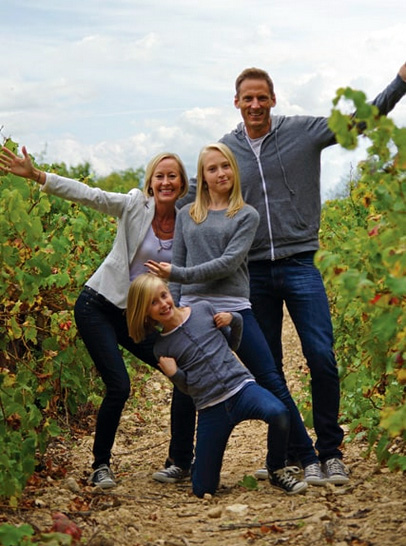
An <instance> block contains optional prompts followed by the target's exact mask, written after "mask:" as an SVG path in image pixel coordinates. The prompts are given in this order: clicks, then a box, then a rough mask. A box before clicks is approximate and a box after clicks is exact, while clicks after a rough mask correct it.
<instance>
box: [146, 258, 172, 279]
mask: <svg viewBox="0 0 406 546" xmlns="http://www.w3.org/2000/svg"><path fill="white" fill-rule="evenodd" d="M144 265H145V266H146V267H148V269H149V271H150V273H152V274H153V275H156V276H157V277H159V278H160V279H169V275H170V274H171V269H172V266H171V264H169V263H167V262H159V263H158V262H154V260H148V261H147V262H145V264H144Z"/></svg>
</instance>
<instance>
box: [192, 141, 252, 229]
mask: <svg viewBox="0 0 406 546" xmlns="http://www.w3.org/2000/svg"><path fill="white" fill-rule="evenodd" d="M212 150H216V151H218V152H220V153H221V154H222V155H223V156H224V157H225V158H226V159H227V160H228V161H229V163H230V165H231V170H232V171H233V175H234V184H233V187H232V189H231V192H230V196H229V200H228V207H227V212H226V216H228V217H233V216H234V215H235V214H236V213H237V212H238V211H239V210H240V209H242V207H243V206H244V204H245V203H244V199H243V197H242V193H241V181H240V170H239V168H238V164H237V160H236V159H235V156H234V154H233V152H232V151H231V150H230V148H229V147H228V146H226V145H225V144H223V143H222V142H215V143H214V144H208V145H207V146H205V147H204V148H202V150H201V151H200V154H199V159H198V160H197V187H196V199H195V201H194V203H193V204H192V206H191V207H190V216H191V217H192V218H193V220H194V221H195V222H196V223H197V224H201V223H202V222H204V221H205V220H206V218H207V212H208V209H209V204H210V194H209V190H208V188H207V184H206V182H205V180H204V160H205V157H206V155H207V153H208V152H210V151H212Z"/></svg>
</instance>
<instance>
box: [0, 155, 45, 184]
mask: <svg viewBox="0 0 406 546" xmlns="http://www.w3.org/2000/svg"><path fill="white" fill-rule="evenodd" d="M21 151H22V153H23V157H18V156H17V155H16V154H14V153H13V152H12V151H11V150H9V149H8V148H6V147H5V146H3V147H2V148H1V153H0V168H1V169H3V170H4V171H6V172H10V173H12V174H15V175H16V176H21V177H22V178H30V179H31V180H35V181H36V182H39V183H40V184H43V183H44V182H45V180H44V179H43V176H41V175H42V171H40V170H38V169H36V168H35V167H34V166H33V164H32V162H31V159H30V156H29V155H28V153H27V149H26V147H25V146H23V147H22V148H21Z"/></svg>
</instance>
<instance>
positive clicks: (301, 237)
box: [192, 75, 406, 261]
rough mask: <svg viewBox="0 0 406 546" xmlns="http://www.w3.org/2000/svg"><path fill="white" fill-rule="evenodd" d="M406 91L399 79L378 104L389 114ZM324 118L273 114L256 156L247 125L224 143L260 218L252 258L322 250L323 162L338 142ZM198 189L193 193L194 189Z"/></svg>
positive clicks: (383, 111) (266, 257)
mask: <svg viewBox="0 0 406 546" xmlns="http://www.w3.org/2000/svg"><path fill="white" fill-rule="evenodd" d="M405 93H406V83H405V82H404V81H403V80H402V79H401V78H400V76H399V75H397V76H396V78H395V79H394V80H393V81H392V82H391V83H390V84H389V85H388V87H386V89H385V90H384V91H383V92H382V93H380V94H379V95H378V96H377V97H376V99H375V100H374V101H373V104H375V106H377V107H378V109H379V112H380V114H387V113H388V112H390V111H391V110H392V108H393V107H394V106H395V105H396V103H397V102H398V101H399V100H400V99H401V98H402V97H403V95H404V94H405ZM327 123H328V120H327V118H325V117H311V116H272V124H271V129H270V131H269V133H268V134H267V135H266V137H265V139H264V140H263V142H262V145H261V151H260V154H259V157H258V158H257V157H256V155H255V154H254V152H253V150H252V148H251V145H250V143H249V141H248V140H247V138H246V135H245V131H244V125H243V123H240V124H239V125H238V126H237V128H236V129H235V130H234V131H232V132H231V133H229V134H226V135H225V136H224V137H223V138H221V139H220V141H221V142H224V144H226V145H227V146H228V147H229V148H231V150H232V151H233V152H234V154H235V156H236V159H237V162H238V165H239V168H240V174H241V184H242V192H243V196H244V199H245V201H246V202H247V203H248V204H250V205H251V206H253V207H254V208H255V209H256V210H257V211H258V212H259V214H260V218H261V219H260V224H259V227H258V229H257V232H256V235H255V239H254V242H253V244H252V247H251V250H250V253H249V256H248V257H249V260H250V261H251V260H267V259H271V260H277V259H280V258H284V257H288V256H292V255H294V254H298V253H300V252H306V251H312V250H317V249H318V248H319V240H318V232H319V227H320V212H321V198H320V158H321V152H322V151H323V149H324V148H327V147H328V146H331V145H333V144H336V139H335V136H334V133H333V132H332V131H330V129H329V128H328V124H327ZM192 191H193V190H192Z"/></svg>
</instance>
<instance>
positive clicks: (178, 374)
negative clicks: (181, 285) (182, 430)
mask: <svg viewBox="0 0 406 546" xmlns="http://www.w3.org/2000/svg"><path fill="white" fill-rule="evenodd" d="M127 323H128V331H129V333H130V335H131V337H132V338H133V339H134V340H135V341H141V340H142V339H144V338H145V336H146V334H147V332H149V331H151V330H152V329H153V328H154V327H155V326H158V327H159V328H160V335H159V336H158V338H157V340H156V342H155V347H154V352H155V356H156V357H157V359H158V362H159V366H160V368H161V369H162V370H163V372H164V373H165V375H167V376H168V377H169V378H170V380H171V381H172V382H173V383H174V384H175V385H177V386H178V387H179V389H182V390H183V391H184V392H185V393H187V394H189V395H190V396H191V397H192V398H193V400H194V402H195V405H196V408H197V410H198V425H197V440H196V458H195V461H194V463H193V470H192V486H193V492H194V494H195V495H197V496H198V497H203V496H204V495H205V494H206V493H210V494H211V495H213V494H214V493H215V492H216V490H217V487H218V484H219V481H220V472H221V466H222V461H223V456H224V451H225V449H226V445H227V441H228V438H229V437H230V434H231V433H232V431H233V429H234V427H235V426H236V425H237V424H238V423H240V422H242V421H245V420H247V419H261V420H262V421H265V422H266V423H267V424H268V442H267V444H268V453H267V457H266V460H267V468H268V470H269V479H270V483H271V484H272V485H274V486H276V487H278V488H280V489H282V490H283V491H284V492H285V493H287V494H288V495H293V494H296V493H301V492H302V491H304V490H305V489H306V487H307V483H305V482H303V481H300V480H297V479H296V478H295V477H294V476H293V475H292V474H291V472H290V470H289V469H288V468H287V467H286V454H287V445H288V438H289V421H290V419H289V411H288V410H287V408H286V406H285V405H284V404H283V403H282V402H281V401H280V400H279V399H278V398H277V397H276V396H274V395H273V394H272V393H270V392H269V391H268V390H266V389H264V388H263V387H260V386H259V385H258V384H257V383H256V382H255V381H254V378H253V376H252V375H251V374H250V372H249V371H248V370H247V368H246V367H245V366H242V365H241V362H240V361H239V360H238V359H237V358H236V356H235V355H234V353H233V352H232V351H231V350H230V348H231V349H237V348H238V345H239V342H240V339H241V328H242V318H241V315H240V314H239V313H223V312H220V313H214V310H213V307H212V306H211V305H210V303H208V302H206V301H203V300H201V301H199V302H196V303H195V304H193V305H191V306H190V307H176V306H175V304H174V302H173V299H172V296H171V293H170V292H169V290H168V287H167V286H166V284H165V283H164V281H162V280H161V279H157V278H156V277H154V276H152V275H149V274H145V275H139V276H138V277H137V278H136V279H135V280H134V281H133V282H132V283H131V287H130V292H129V294H128V309H127ZM225 328H229V329H230V333H229V336H228V339H229V343H227V341H226V338H225V336H224V335H223V333H222V331H223V330H224V329H225ZM220 330H221V331H220ZM229 345H230V346H229Z"/></svg>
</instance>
